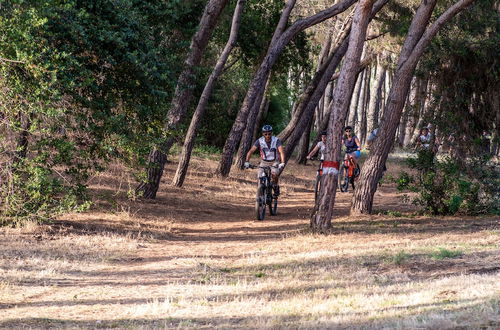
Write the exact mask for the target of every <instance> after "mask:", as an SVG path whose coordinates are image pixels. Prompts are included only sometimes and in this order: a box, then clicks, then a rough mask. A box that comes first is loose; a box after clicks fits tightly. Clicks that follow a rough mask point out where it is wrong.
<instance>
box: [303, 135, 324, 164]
mask: <svg viewBox="0 0 500 330" xmlns="http://www.w3.org/2000/svg"><path fill="white" fill-rule="evenodd" d="M318 150H319V160H321V161H323V160H325V153H326V132H321V141H319V142H318V143H317V144H316V146H315V147H314V148H313V150H311V152H310V153H309V155H307V157H306V158H307V159H311V157H312V156H313V155H315V154H316V153H317V152H318Z"/></svg>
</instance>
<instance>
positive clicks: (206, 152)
mask: <svg viewBox="0 0 500 330" xmlns="http://www.w3.org/2000/svg"><path fill="white" fill-rule="evenodd" d="M221 152H222V151H221V150H220V149H219V148H217V147H214V146H208V145H197V146H195V147H194V148H193V155H195V156H198V157H202V158H208V159H212V160H216V159H218V157H219V155H220V154H221Z"/></svg>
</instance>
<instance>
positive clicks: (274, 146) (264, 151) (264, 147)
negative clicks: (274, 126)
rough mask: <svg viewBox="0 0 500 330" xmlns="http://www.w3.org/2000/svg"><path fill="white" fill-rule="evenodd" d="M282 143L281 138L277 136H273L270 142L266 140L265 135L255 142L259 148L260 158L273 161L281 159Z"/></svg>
mask: <svg viewBox="0 0 500 330" xmlns="http://www.w3.org/2000/svg"><path fill="white" fill-rule="evenodd" d="M281 145H282V144H281V140H280V139H278V138H277V137H275V136H272V137H271V141H270V142H269V143H267V142H266V138H265V137H261V138H259V139H258V140H257V141H255V143H254V146H255V147H257V148H258V149H259V152H260V158H262V160H265V161H268V162H272V161H275V160H277V159H279V157H278V147H280V146H281Z"/></svg>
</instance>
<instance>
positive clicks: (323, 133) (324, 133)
mask: <svg viewBox="0 0 500 330" xmlns="http://www.w3.org/2000/svg"><path fill="white" fill-rule="evenodd" d="M320 135H328V133H327V132H326V131H323V132H321V134H320Z"/></svg>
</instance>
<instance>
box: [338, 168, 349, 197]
mask: <svg viewBox="0 0 500 330" xmlns="http://www.w3.org/2000/svg"><path fill="white" fill-rule="evenodd" d="M347 170H348V169H347V167H345V166H344V165H342V166H341V167H340V171H339V188H340V191H341V192H347V189H348V188H349V176H348V173H347Z"/></svg>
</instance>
